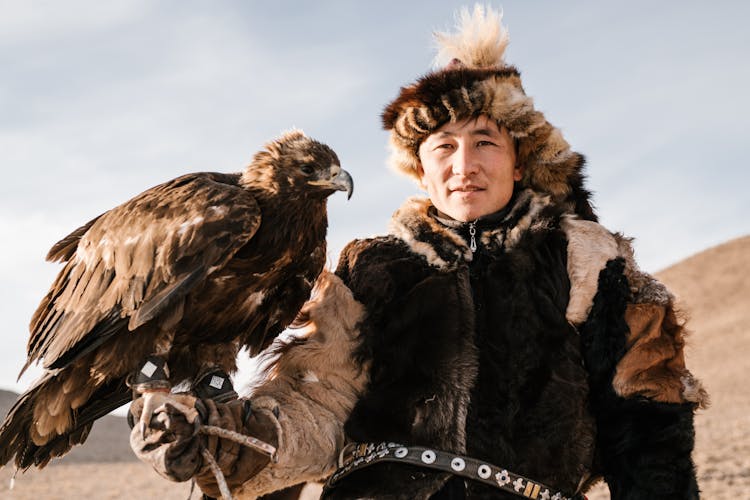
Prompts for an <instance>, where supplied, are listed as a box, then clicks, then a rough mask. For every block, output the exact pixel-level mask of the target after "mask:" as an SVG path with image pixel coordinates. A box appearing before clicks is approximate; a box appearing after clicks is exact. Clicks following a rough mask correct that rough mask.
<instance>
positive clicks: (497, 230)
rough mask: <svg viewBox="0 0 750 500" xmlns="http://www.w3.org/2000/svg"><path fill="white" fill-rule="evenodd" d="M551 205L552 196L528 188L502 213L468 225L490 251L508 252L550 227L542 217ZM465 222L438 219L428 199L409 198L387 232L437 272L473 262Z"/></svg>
mask: <svg viewBox="0 0 750 500" xmlns="http://www.w3.org/2000/svg"><path fill="white" fill-rule="evenodd" d="M551 204H552V200H551V197H550V196H549V195H547V194H540V193H537V192H534V191H533V190H531V189H526V190H524V191H521V192H520V193H518V194H517V195H516V196H515V197H514V198H513V200H512V201H511V205H510V206H509V207H506V208H505V209H503V210H502V211H501V212H498V213H497V214H493V215H490V216H487V217H483V218H480V219H478V220H477V221H475V222H473V223H471V224H474V225H475V227H476V230H477V233H476V241H477V244H478V245H481V246H483V247H484V248H485V249H487V250H489V251H490V252H496V251H503V250H510V249H511V248H513V247H514V246H515V245H516V244H517V243H518V241H519V240H520V239H521V237H522V236H523V235H524V234H525V233H526V232H528V231H530V230H531V231H533V230H538V229H541V228H546V227H549V224H550V222H551V221H550V219H549V218H547V217H544V216H543V215H542V214H543V212H544V209H545V208H546V207H549V206H550V205H551ZM469 224H470V223H468V222H458V221H455V220H450V219H444V218H440V217H438V216H437V210H436V209H435V207H434V206H433V204H432V202H431V201H430V200H429V199H427V198H422V197H412V198H409V199H408V200H406V202H405V203H404V204H403V205H402V206H401V208H399V209H398V210H397V211H396V213H394V215H393V218H392V219H391V225H390V233H391V234H392V235H393V236H396V237H397V238H399V239H401V240H403V241H404V242H405V243H406V244H407V245H408V246H409V248H410V249H411V250H412V251H413V252H414V253H416V254H418V255H422V256H424V258H425V259H427V262H428V263H429V264H430V265H432V266H435V267H437V268H440V269H455V268H456V267H457V266H459V265H461V264H464V263H468V262H471V261H472V258H473V252H472V251H471V249H470V248H469V244H468V242H467V241H466V239H465V238H464V236H462V234H468V226H469Z"/></svg>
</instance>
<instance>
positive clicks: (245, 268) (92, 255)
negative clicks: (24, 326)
mask: <svg viewBox="0 0 750 500" xmlns="http://www.w3.org/2000/svg"><path fill="white" fill-rule="evenodd" d="M344 190H345V191H347V193H348V195H349V196H350V197H351V192H352V180H351V177H350V176H349V174H348V173H347V172H346V171H345V170H342V169H341V166H340V165H339V159H338V157H337V156H336V153H335V152H334V151H332V150H331V149H330V148H329V147H328V146H326V145H325V144H322V143H320V142H317V141H315V140H313V139H310V138H309V137H307V136H306V135H304V134H303V133H302V132H301V131H296V130H295V131H291V132H288V133H286V134H284V135H282V136H281V137H280V138H278V139H276V140H274V141H271V142H269V143H268V144H266V145H265V147H264V149H263V150H261V151H259V152H258V153H256V154H255V156H254V158H253V161H252V162H251V163H250V165H249V166H248V167H247V168H246V169H245V170H244V171H243V172H241V173H234V174H223V173H212V172H211V173H209V172H205V173H194V174H188V175H184V176H182V177H178V178H177V179H174V180H171V181H169V182H166V183H164V184H161V185H158V186H156V187H153V188H151V189H149V190H147V191H145V192H143V193H141V194H140V195H138V196H136V197H135V198H133V199H131V200H129V201H127V202H125V203H123V204H122V205H120V206H118V207H116V208H113V209H112V210H110V211H108V212H105V213H104V214H102V215H100V216H99V217H97V218H95V219H94V220H92V221H91V222H89V223H88V224H86V225H84V226H82V227H80V228H79V229H76V230H75V231H73V232H72V233H71V234H70V235H69V236H67V237H65V238H64V239H62V240H61V241H60V242H58V243H57V244H55V245H54V246H53V247H52V249H51V250H50V252H49V254H48V255H47V259H48V260H50V261H60V262H65V267H64V268H63V269H62V271H61V272H60V274H59V275H58V276H57V279H56V280H55V281H54V283H53V284H52V287H51V288H50V290H49V292H48V293H47V295H46V296H45V297H44V299H42V301H41V303H40V305H39V307H38V309H37V310H36V312H35V313H34V315H33V318H32V319H31V325H30V331H31V336H30V338H29V342H28V346H27V352H28V359H27V362H26V365H25V366H24V367H23V369H22V370H21V373H23V372H24V370H25V369H26V368H27V367H28V366H29V365H30V364H31V363H34V362H39V361H42V360H43V366H44V368H45V372H44V374H43V375H42V377H41V378H40V379H39V380H38V381H37V382H36V383H35V384H34V385H33V386H32V387H31V388H30V389H29V390H28V391H26V392H25V393H24V394H22V395H21V396H20V398H19V399H18V401H17V402H16V403H15V405H14V406H13V408H12V409H11V410H10V412H9V413H8V416H7V417H6V419H5V422H4V423H3V424H2V427H1V428H0V464H5V463H7V462H8V461H9V460H10V459H11V458H13V457H15V464H16V466H17V467H19V468H22V469H26V468H28V467H30V466H31V465H36V466H37V467H40V468H41V467H44V466H45V465H46V464H47V463H48V462H49V460H50V459H51V458H52V457H56V456H60V455H63V454H64V453H66V452H67V451H68V450H70V448H71V447H72V446H73V445H76V444H80V443H82V442H83V441H84V440H85V439H86V436H87V435H88V432H89V430H90V429H91V426H92V424H93V422H94V420H96V419H97V418H99V417H101V416H103V415H105V414H107V413H109V412H110V411H112V410H113V409H115V408H117V407H119V406H121V405H123V404H125V403H127V402H128V401H129V400H130V399H131V397H132V392H131V390H130V388H129V387H128V383H127V381H128V377H130V376H132V375H133V374H134V373H136V372H137V371H138V370H140V369H141V368H142V367H144V366H147V365H148V363H149V362H146V365H144V360H146V359H149V357H150V356H152V355H157V356H160V359H164V360H166V364H167V366H168V369H169V381H170V382H171V383H177V382H180V381H184V380H194V379H195V377H196V376H198V375H199V374H200V373H202V372H204V371H205V370H206V369H209V368H211V367H218V369H221V370H223V371H225V372H227V373H232V372H234V371H236V355H237V353H238V351H239V349H240V348H241V347H246V348H248V350H249V351H250V352H251V353H257V352H259V351H260V350H261V349H262V348H264V347H265V346H267V345H268V344H269V343H270V341H271V340H272V339H273V338H274V337H275V336H277V335H278V334H279V333H280V332H281V331H282V330H283V329H284V328H285V327H286V326H287V325H288V324H289V323H291V322H292V320H293V319H294V317H295V315H296V313H297V312H298V311H299V309H300V307H301V306H302V304H303V303H304V301H305V300H306V299H307V298H308V296H309V294H310V290H311V288H312V286H313V284H314V282H315V280H316V278H317V277H318V275H319V274H320V272H321V271H322V269H323V266H324V264H325V259H326V243H325V237H326V230H327V227H328V220H327V212H326V200H327V198H328V196H329V195H331V194H332V193H333V192H335V191H344Z"/></svg>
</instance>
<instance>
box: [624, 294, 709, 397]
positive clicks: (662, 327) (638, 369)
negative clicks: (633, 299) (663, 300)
mask: <svg viewBox="0 0 750 500" xmlns="http://www.w3.org/2000/svg"><path fill="white" fill-rule="evenodd" d="M625 321H626V322H627V324H628V327H629V328H630V335H629V336H628V339H627V348H628V349H627V352H626V354H625V356H623V358H622V359H621V360H620V362H619V363H618V365H617V371H616V373H615V377H614V379H613V381H612V385H613V386H614V389H615V392H616V393H617V394H618V395H620V396H622V397H625V398H629V397H634V396H641V397H645V398H649V399H653V400H655V401H661V402H664V403H685V402H692V403H697V404H698V405H699V406H703V407H705V406H706V405H707V404H708V399H707V394H706V392H705V390H703V389H702V388H696V386H695V384H696V383H697V381H695V379H693V377H692V376H691V375H690V373H689V372H688V371H687V368H685V357H684V353H683V348H684V345H685V339H684V328H683V325H682V324H681V322H680V321H679V320H678V318H677V315H676V314H675V312H674V309H673V308H672V307H666V306H663V305H660V304H629V305H628V306H627V309H626V311H625ZM686 381H691V382H692V383H691V384H689V385H688V386H686V385H685V382H686Z"/></svg>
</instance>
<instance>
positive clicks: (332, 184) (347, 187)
mask: <svg viewBox="0 0 750 500" xmlns="http://www.w3.org/2000/svg"><path fill="white" fill-rule="evenodd" d="M330 174H331V175H330V177H328V179H325V180H323V179H321V180H316V181H310V182H309V184H312V185H314V186H320V187H324V188H329V189H333V190H334V191H346V199H347V200H348V199H351V197H352V193H353V192H354V181H353V180H352V176H351V175H349V172H347V171H346V170H344V169H343V168H341V167H339V166H338V165H333V166H331V170H330Z"/></svg>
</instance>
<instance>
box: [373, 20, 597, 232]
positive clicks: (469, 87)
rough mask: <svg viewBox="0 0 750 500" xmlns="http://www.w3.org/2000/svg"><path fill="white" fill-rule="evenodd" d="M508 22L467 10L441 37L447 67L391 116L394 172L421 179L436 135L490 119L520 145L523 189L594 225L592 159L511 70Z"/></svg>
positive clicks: (409, 91)
mask: <svg viewBox="0 0 750 500" xmlns="http://www.w3.org/2000/svg"><path fill="white" fill-rule="evenodd" d="M501 20H502V12H496V11H493V10H492V9H489V8H488V9H485V8H484V7H482V6H481V5H476V6H475V7H474V10H473V12H470V11H469V9H468V8H465V7H464V8H463V9H462V10H461V11H460V13H459V16H458V26H457V32H456V33H437V34H436V35H435V36H436V39H437V42H438V46H439V50H438V54H437V57H436V63H437V64H439V65H442V67H439V69H436V70H434V71H432V72H431V73H428V74H427V75H425V76H423V77H422V78H420V79H419V80H417V81H416V82H415V83H413V84H411V85H409V86H406V87H402V88H401V91H400V93H399V95H398V97H397V98H396V99H395V100H394V101H393V102H391V103H390V104H389V105H388V106H387V107H386V108H385V110H384V111H383V126H384V128H385V129H386V130H388V131H390V133H391V135H390V146H391V157H390V163H391V166H392V167H393V168H395V169H396V170H397V171H398V172H401V173H404V174H406V175H408V176H410V177H412V178H415V179H417V178H418V177H417V167H418V165H419V157H418V149H419V145H420V144H421V142H422V141H423V140H424V139H425V138H426V137H427V136H428V135H430V134H431V133H432V132H434V131H435V130H437V129H438V128H440V127H441V126H442V125H444V124H445V123H448V122H456V121H459V120H462V119H465V118H469V117H475V116H478V115H480V114H485V115H487V116H489V117H490V118H493V119H495V120H496V121H497V122H498V123H499V124H501V125H503V126H505V127H506V128H507V129H508V132H509V133H510V135H511V137H513V139H514V140H515V141H516V144H517V148H518V155H517V162H518V164H519V166H521V167H523V169H524V170H523V172H524V174H523V179H522V180H521V185H522V186H523V187H530V188H532V189H534V190H536V191H539V192H544V193H548V194H550V195H552V197H553V198H555V199H557V200H558V201H569V202H571V203H572V204H573V205H575V211H576V212H578V213H579V214H580V215H582V216H584V217H585V218H587V219H594V218H595V217H594V214H593V212H592V211H591V207H590V206H589V204H588V192H587V191H586V190H585V189H584V188H583V164H584V158H583V156H582V155H580V154H578V153H575V152H573V151H571V149H570V146H569V145H568V143H567V142H566V141H565V139H564V138H563V136H562V133H561V132H560V131H559V130H558V129H557V128H555V127H553V126H552V125H551V124H550V123H549V122H548V121H547V120H546V119H545V118H544V115H543V114H542V113H541V112H539V111H537V110H536V109H534V103H533V101H532V99H531V98H530V97H528V96H527V95H526V93H525V92H524V90H523V86H522V85H521V75H520V73H519V72H518V70H517V69H516V68H514V67H513V66H510V65H508V64H506V62H505V60H504V59H503V56H504V53H505V48H506V47H507V45H508V40H509V37H508V31H507V30H506V29H505V27H504V26H502V24H501ZM446 63H447V64H446Z"/></svg>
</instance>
